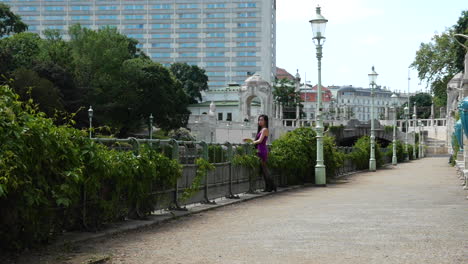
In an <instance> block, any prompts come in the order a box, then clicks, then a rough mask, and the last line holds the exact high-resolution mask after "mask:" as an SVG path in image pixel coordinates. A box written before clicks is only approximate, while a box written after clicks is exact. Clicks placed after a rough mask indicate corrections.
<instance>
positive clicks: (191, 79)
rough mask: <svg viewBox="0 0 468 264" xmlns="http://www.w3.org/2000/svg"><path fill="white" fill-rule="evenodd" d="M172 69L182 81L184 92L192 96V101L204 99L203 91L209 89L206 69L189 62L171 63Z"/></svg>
mask: <svg viewBox="0 0 468 264" xmlns="http://www.w3.org/2000/svg"><path fill="white" fill-rule="evenodd" d="M170 71H171V72H172V74H174V76H175V78H176V79H177V80H179V81H180V82H181V83H182V87H183V90H184V92H185V93H186V94H187V96H188V97H189V98H190V100H189V102H190V103H196V102H197V100H200V101H201V100H202V96H201V91H204V90H207V89H208V76H207V75H206V74H205V70H204V69H202V68H199V67H198V66H196V65H192V66H190V65H188V64H187V63H180V62H177V63H173V64H172V65H171V67H170Z"/></svg>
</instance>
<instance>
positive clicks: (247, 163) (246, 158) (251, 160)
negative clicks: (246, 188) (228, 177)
mask: <svg viewBox="0 0 468 264" xmlns="http://www.w3.org/2000/svg"><path fill="white" fill-rule="evenodd" d="M232 165H236V166H244V167H246V168H249V169H252V170H254V169H257V168H259V167H260V158H259V157H258V156H257V155H255V154H250V155H249V154H243V155H240V154H236V155H234V157H233V158H232Z"/></svg>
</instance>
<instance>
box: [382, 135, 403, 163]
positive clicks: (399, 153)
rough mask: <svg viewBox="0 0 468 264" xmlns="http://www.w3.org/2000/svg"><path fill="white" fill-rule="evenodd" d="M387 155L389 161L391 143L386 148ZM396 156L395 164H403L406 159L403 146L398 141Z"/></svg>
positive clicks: (391, 153)
mask: <svg viewBox="0 0 468 264" xmlns="http://www.w3.org/2000/svg"><path fill="white" fill-rule="evenodd" d="M386 153H387V155H389V157H390V160H391V158H392V157H393V143H392V144H389V145H388V146H387V152H386ZM396 156H397V162H404V161H405V157H406V152H405V144H404V143H403V142H401V141H400V140H397V141H396Z"/></svg>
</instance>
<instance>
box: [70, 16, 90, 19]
mask: <svg viewBox="0 0 468 264" xmlns="http://www.w3.org/2000/svg"><path fill="white" fill-rule="evenodd" d="M71 18H72V20H91V17H90V16H72V17H71Z"/></svg>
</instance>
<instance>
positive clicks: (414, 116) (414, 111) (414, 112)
mask: <svg viewBox="0 0 468 264" xmlns="http://www.w3.org/2000/svg"><path fill="white" fill-rule="evenodd" d="M413 122H414V148H413V159H416V103H414V106H413Z"/></svg>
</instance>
